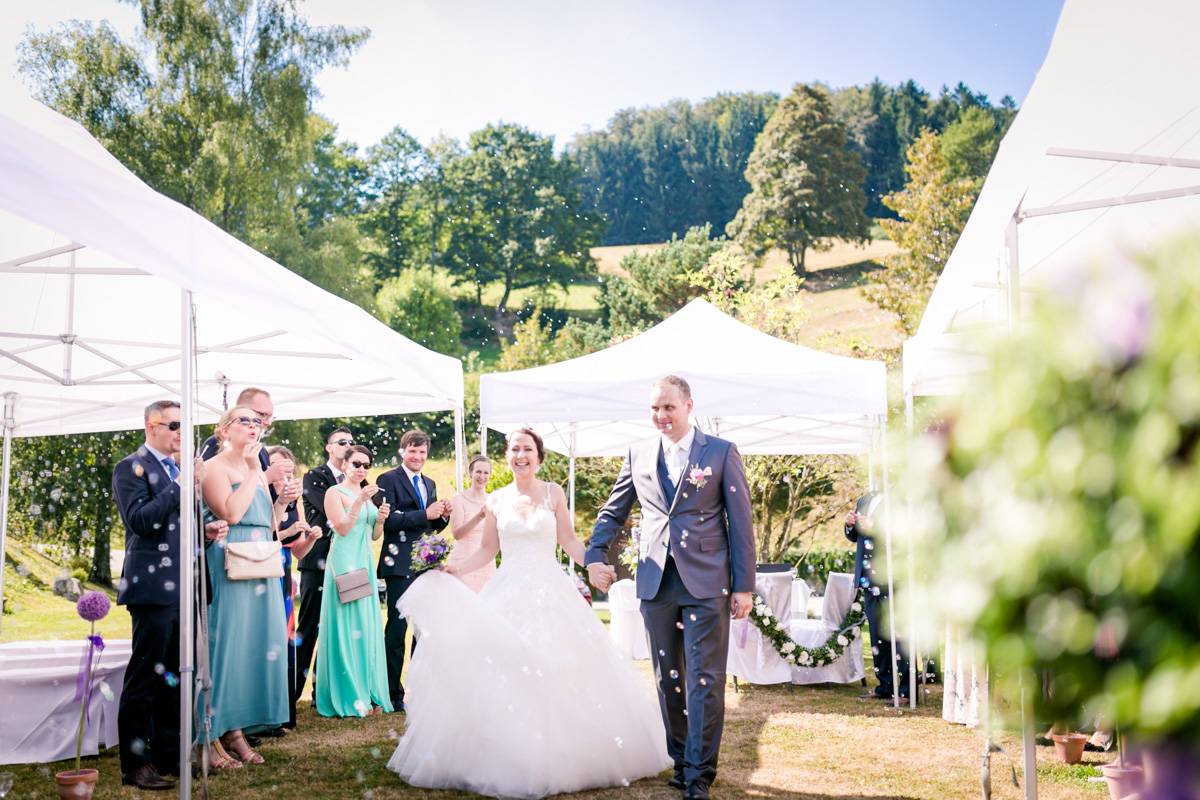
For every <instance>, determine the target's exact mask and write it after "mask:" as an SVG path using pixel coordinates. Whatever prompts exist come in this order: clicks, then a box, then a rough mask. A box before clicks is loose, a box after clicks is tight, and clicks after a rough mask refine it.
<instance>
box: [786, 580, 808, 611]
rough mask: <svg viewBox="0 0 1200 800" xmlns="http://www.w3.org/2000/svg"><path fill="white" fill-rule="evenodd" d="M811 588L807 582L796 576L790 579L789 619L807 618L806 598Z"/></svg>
mask: <svg viewBox="0 0 1200 800" xmlns="http://www.w3.org/2000/svg"><path fill="white" fill-rule="evenodd" d="M811 596H812V589H810V588H808V584H807V583H805V582H804V581H802V580H800V579H799V578H796V579H795V580H793V581H792V616H791V617H790V619H808V598H809V597H811Z"/></svg>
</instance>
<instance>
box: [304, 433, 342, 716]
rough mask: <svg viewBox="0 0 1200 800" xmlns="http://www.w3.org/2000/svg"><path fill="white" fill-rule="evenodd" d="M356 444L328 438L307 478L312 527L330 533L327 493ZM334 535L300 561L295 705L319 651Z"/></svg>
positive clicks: (308, 515) (335, 435) (338, 479)
mask: <svg viewBox="0 0 1200 800" xmlns="http://www.w3.org/2000/svg"><path fill="white" fill-rule="evenodd" d="M353 445H354V436H353V435H352V434H351V433H350V431H349V429H347V428H337V429H336V430H334V431H332V432H331V433H330V434H329V436H328V437H326V439H325V452H326V453H327V454H328V456H329V458H328V460H327V461H326V462H325V463H324V464H322V465H321V466H319V467H314V468H313V469H310V470H309V471H308V472H307V473H305V475H304V517H305V519H306V520H307V521H308V524H309V525H312V526H313V527H317V528H320V529H321V530H323V531H326V532H328V531H329V530H330V526H329V520H328V519H326V517H325V493H326V492H327V491H329V487H330V486H333V485H335V484H338V483H341V482H342V479H343V478H345V477H346V476H345V472H344V471H343V469H342V465H343V462H344V461H345V460H346V451H347V450H349V449H350V448H351V447H352V446H353ZM332 542H333V537H332V536H322V537H321V538H320V539H317V541H316V543H315V544H314V545H313V546H312V549H311V550H309V551H308V554H307V555H305V556H304V558H302V559H300V562H299V566H300V611H299V613H298V614H297V617H296V639H297V642H296V684H295V686H294V687H293V692H294V696H293V697H292V703H293V704H295V702H296V700H298V699H299V697H300V695H301V693H302V692H303V691H304V684H305V682H306V681H307V680H308V676H309V668H310V667H311V666H312V663H313V653H314V652H316V647H317V636H318V635H319V634H320V625H319V623H320V620H321V594H322V587H323V586H324V584H325V561H326V559H328V558H329V545H330V544H332ZM313 696H314V697H315V696H316V676H315V675H313Z"/></svg>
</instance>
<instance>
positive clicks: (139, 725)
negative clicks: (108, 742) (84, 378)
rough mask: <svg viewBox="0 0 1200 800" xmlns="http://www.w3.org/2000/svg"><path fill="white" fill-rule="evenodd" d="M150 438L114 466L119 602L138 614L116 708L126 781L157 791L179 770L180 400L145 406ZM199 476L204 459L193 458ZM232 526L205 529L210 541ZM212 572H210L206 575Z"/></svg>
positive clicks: (134, 615)
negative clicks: (121, 539)
mask: <svg viewBox="0 0 1200 800" xmlns="http://www.w3.org/2000/svg"><path fill="white" fill-rule="evenodd" d="M145 424H146V441H145V443H144V444H143V445H142V446H141V447H139V448H138V449H137V451H136V452H134V453H133V454H132V455H129V456H126V457H125V458H124V459H122V460H121V462H120V463H119V464H117V466H116V468H115V469H114V470H113V498H114V499H115V500H116V503H117V511H118V513H119V514H120V516H121V524H122V525H123V526H124V527H125V564H124V567H123V568H122V570H121V582H120V584H119V586H118V589H117V604H118V605H123V606H125V607H126V608H127V609H128V610H129V616H130V617H132V619H133V641H132V652H131V654H130V657H129V666H128V667H127V668H126V670H125V682H124V684H123V686H122V689H121V703H120V706H119V708H118V710H117V731H118V735H119V737H120V755H121V782H122V783H123V784H126V785H129V786H137V787H138V788H140V789H143V790H147V791H153V790H158V789H173V788H175V782H174V781H172V780H169V779H168V778H166V777H164V774H177V773H178V770H179V748H180V744H179V683H178V681H176V682H175V683H173V684H172V683H169V682H168V681H167V680H165V679H164V676H165V675H166V674H168V673H169V674H171V675H174V676H176V677H178V676H179V588H178V586H177V584H176V581H177V580H178V577H179V566H178V565H179V559H180V549H179V498H180V489H179V468H178V467H177V466H176V465H175V459H174V458H173V456H176V455H178V453H179V450H180V436H181V434H180V431H179V429H180V423H179V404H178V403H176V402H174V401H173V400H160V401H158V402H156V403H151V404H150V405H149V406H147V407H146V413H145ZM195 473H196V474H195V479H196V483H197V484H199V483H200V481H201V479H202V478H203V477H204V462H203V461H202V460H201V459H199V458H197V459H196V461H195ZM226 530H228V526H227V525H226V524H225V523H224V522H213V523H210V524H209V525H207V526H206V527H205V533H206V535H207V536H208V538H209V539H210V540H214V541H215V540H217V539H221V538H223V537H224V535H225V531H226ZM206 577H207V576H206Z"/></svg>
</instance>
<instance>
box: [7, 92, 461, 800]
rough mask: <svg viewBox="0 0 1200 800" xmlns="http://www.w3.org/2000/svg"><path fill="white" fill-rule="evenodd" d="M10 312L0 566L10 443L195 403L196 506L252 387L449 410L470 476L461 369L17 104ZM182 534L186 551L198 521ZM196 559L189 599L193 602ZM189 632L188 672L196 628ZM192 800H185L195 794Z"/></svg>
mask: <svg viewBox="0 0 1200 800" xmlns="http://www.w3.org/2000/svg"><path fill="white" fill-rule="evenodd" d="M0 307H2V308H3V315H2V317H0V318H2V320H3V321H2V322H0V394H3V397H4V417H3V425H4V449H3V478H2V484H0V561H2V560H3V549H4V537H5V534H6V530H7V512H8V494H9V480H10V455H11V440H12V437H14V436H47V435H55V434H66V433H86V432H93V431H105V430H121V429H130V428H140V427H141V424H142V411H143V409H144V407H145V406H146V405H147V404H148V403H150V402H152V401H154V400H156V399H161V398H164V397H176V398H177V399H179V401H180V402H181V404H182V417H183V423H184V428H183V434H184V435H183V443H184V458H183V460H182V469H183V473H184V475H183V477H184V480H183V485H184V487H185V492H184V498H183V503H184V505H185V507H186V506H187V505H189V504H190V503H191V490H190V487H191V480H190V479H191V459H190V453H191V452H192V447H193V444H192V443H193V439H194V434H193V426H194V425H195V424H197V423H199V422H212V421H214V420H215V419H216V418H217V417H218V416H219V414H220V412H221V410H222V408H223V406H224V404H225V399H226V392H227V391H229V392H230V393H231V394H230V396H229V397H228V400H229V402H232V401H233V400H234V399H235V398H236V395H237V392H238V391H240V390H241V389H243V388H245V387H247V386H251V385H253V386H257V387H261V388H263V389H266V390H267V391H269V392H270V393H271V395H272V399H273V401H274V404H275V412H276V414H277V416H278V417H280V418H283V419H308V418H319V417H331V416H338V417H340V416H361V415H368V414H396V413H409V412H420V411H433V410H445V409H453V410H454V412H455V430H456V442H455V444H456V448H455V449H456V454H458V458H459V461H460V463H459V470H458V472H459V473H460V474H461V471H462V470H461V447H459V446H458V445H459V444H460V443H461V440H462V407H463V379H462V367H461V364H460V363H459V362H458V360H457V359H454V358H450V357H447V356H443V355H439V354H437V353H433V352H431V351H429V350H426V349H425V348H423V347H421V346H420V345H418V344H416V343H414V342H412V341H409V340H408V339H405V338H404V337H403V336H400V335H399V334H397V333H395V332H394V331H392V330H391V329H389V328H388V327H386V326H385V325H383V324H382V323H380V322H379V321H378V320H376V319H374V318H373V317H372V316H370V315H369V314H368V313H366V312H365V311H363V310H362V309H360V308H358V307H357V306H355V305H353V304H351V303H348V302H346V301H344V300H341V299H340V298H337V297H335V296H333V295H331V294H329V293H327V292H325V291H324V290H322V289H319V288H317V287H316V286H314V285H312V284H310V283H308V282H307V281H305V280H303V279H302V278H300V277H298V276H297V275H295V274H293V273H292V272H290V271H289V270H287V269H286V268H284V267H282V266H280V265H278V264H276V263H275V262H273V261H271V260H270V259H269V258H267V257H266V256H263V255H262V254H260V253H258V252H257V251H255V250H253V249H252V248H250V247H248V246H247V245H245V244H243V243H242V242H240V241H238V240H237V239H235V238H234V237H232V236H230V235H228V234H226V233H225V232H223V231H221V230H220V229H219V228H217V227H216V226H214V225H212V224H211V223H210V222H208V221H207V220H205V219H204V218H202V217H200V216H199V215H197V214H195V213H194V212H192V211H190V210H189V209H187V208H185V207H184V206H182V205H179V204H178V203H176V202H174V201H172V200H170V199H168V198H166V197H164V196H162V195H160V194H158V193H156V192H154V191H153V190H151V189H150V188H149V187H148V186H146V185H145V184H143V183H142V182H141V181H140V180H138V178H137V177H136V176H134V175H133V174H132V173H131V172H129V171H128V170H127V169H125V168H124V167H123V166H122V165H121V164H120V163H119V162H117V160H116V159H114V158H113V157H112V156H111V155H110V154H109V153H108V152H107V151H105V150H104V148H103V147H102V146H101V145H100V144H99V143H98V142H97V141H96V140H95V139H93V138H92V137H91V136H90V135H89V134H88V133H87V132H86V131H85V130H84V129H83V128H82V126H80V125H78V124H77V123H75V122H72V121H70V120H68V119H66V118H64V117H62V116H60V115H58V114H56V113H54V112H52V111H50V110H48V109H46V108H45V107H44V106H41V105H40V104H37V103H34V102H33V101H30V100H28V99H26V98H15V99H13V98H5V101H4V105H3V108H2V110H0ZM187 354H191V357H187ZM183 521H184V530H183V537H184V538H183V540H184V541H188V540H189V537H190V536H192V535H194V532H191V531H189V530H188V529H189V528H190V527H191V526H192V520H191V518H190V516H189V515H184V517H183ZM185 551H187V548H185ZM184 556H185V557H184V558H182V559H181V562H182V563H181V565H180V574H181V579H180V584H179V585H180V589H181V592H180V595H181V597H182V598H185V602H190V601H191V598H192V591H191V574H192V573H191V570H192V558H191V553H190V551H187V552H185V553H184ZM0 581H2V578H0ZM0 588H2V583H0ZM181 619H182V620H183V624H184V625H185V630H184V631H183V633H182V635H181V637H180V639H181V647H182V648H185V650H186V651H185V653H183V654H182V655H183V657H182V658H181V666H182V667H183V668H184V669H185V670H187V671H189V672H190V668H191V664H192V654H191V651H190V646H191V642H192V637H191V635H190V632H189V630H188V626H190V620H191V615H190V613H184V614H182V615H181ZM184 688H185V696H184V700H183V702H184V711H185V714H184V718H185V719H187V718H188V713H187V710H188V709H189V708H190V703H191V698H190V690H191V686H190V682H188V681H184ZM185 735H187V734H185ZM186 752H187V751H186V749H185V753H186ZM184 768H185V769H186V765H184ZM181 774H187V773H186V772H182V773H181ZM180 789H181V794H183V795H184V796H186V795H187V794H188V793H190V784H188V782H187V781H184V782H181V784H180Z"/></svg>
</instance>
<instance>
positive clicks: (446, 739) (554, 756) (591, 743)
mask: <svg viewBox="0 0 1200 800" xmlns="http://www.w3.org/2000/svg"><path fill="white" fill-rule="evenodd" d="M501 491H503V492H504V495H503V496H502V497H501V500H500V506H499V514H498V516H497V520H496V521H497V526H498V531H499V534H500V550H501V554H502V559H501V564H500V568H499V569H498V570H497V571H496V574H495V576H494V577H492V579H491V580H490V581H488V583H487V585H486V586H484V588H483V591H482V592H481V593H480V594H478V595H476V594H475V593H474V592H472V591H471V590H470V589H469V588H467V586H466V585H465V584H463V583H462V582H461V581H459V580H458V579H456V578H454V577H452V576H450V575H446V574H445V573H441V572H429V573H427V574H425V575H422V576H421V577H419V578H417V579H416V580H415V581H414V582H413V584H412V586H410V587H409V589H408V590H407V591H406V592H405V593H404V595H403V597H401V599H400V602H399V604H398V605H399V608H400V613H401V614H402V615H404V616H406V617H408V618H409V619H410V620H411V621H412V622H413V623H414V624H415V625H416V628H417V635H418V636H419V637H420V645H419V646H418V647H416V648H415V652H414V655H413V658H412V661H411V663H410V664H409V667H408V675H407V677H406V679H405V695H404V705H405V708H406V709H407V712H408V714H407V723H406V725H407V727H406V729H405V733H404V736H403V737H402V738H401V740H400V744H399V745H398V746H397V747H396V752H395V753H394V754H393V755H392V758H391V760H390V761H388V768H389V769H391V770H393V771H395V772H397V773H399V774H400V777H402V778H403V779H404V780H405V781H407V782H408V783H410V784H411V785H413V786H421V787H427V788H437V789H447V788H454V789H466V790H469V791H472V792H478V793H480V794H486V795H492V796H495V797H528V798H533V797H544V796H546V795H549V794H556V793H559V792H577V791H581V790H583V789H589V788H596V787H602V786H626V785H628V784H629V783H630V782H631V781H635V780H638V779H640V778H645V777H648V776H651V775H657V774H658V773H659V772H662V771H663V770H664V769H666V768H668V767H670V766H671V759H670V757H669V756H668V755H667V749H666V735H665V733H664V731H663V722H662V716H661V714H660V712H659V707H658V700H657V698H656V697H655V695H654V690H653V688H652V687H651V686H650V685H649V684H648V683H647V682H646V681H644V680H642V678H641V676H640V675H638V674H637V672H636V670H635V668H634V666H633V665H632V664H631V663H630V662H629V661H626V660H624V659H622V658H621V657H620V656H619V655H618V654H617V651H616V650H615V649H614V648H613V646H612V642H611V641H610V640H609V636H608V632H607V631H606V630H605V628H604V624H603V623H602V622H600V620H599V619H598V618H597V617H596V615H595V613H593V611H592V610H591V608H589V607H588V604H587V601H585V600H584V599H583V597H582V596H581V595H580V594H579V591H578V589H576V587H575V585H574V583H573V582H572V580H571V578H569V577H568V576H567V575H566V574H565V572H564V571H563V569H562V566H561V565H560V564H559V563H558V561H557V559H556V558H555V530H556V523H555V518H554V510H553V508H551V507H550V506H549V504H548V500H547V503H545V504H543V506H542V507H539V508H538V509H536V510H535V511H534V512H533V514H531V515H530V517H529V519H528V521H526V520H524V519H522V518H521V517H520V515H519V514H518V513H517V512H516V511H515V510H514V509H513V507H512V504H511V492H512V490H511V489H504V490H501ZM548 495H549V492H547V497H548Z"/></svg>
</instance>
